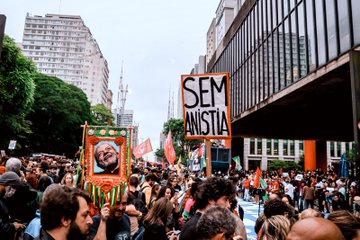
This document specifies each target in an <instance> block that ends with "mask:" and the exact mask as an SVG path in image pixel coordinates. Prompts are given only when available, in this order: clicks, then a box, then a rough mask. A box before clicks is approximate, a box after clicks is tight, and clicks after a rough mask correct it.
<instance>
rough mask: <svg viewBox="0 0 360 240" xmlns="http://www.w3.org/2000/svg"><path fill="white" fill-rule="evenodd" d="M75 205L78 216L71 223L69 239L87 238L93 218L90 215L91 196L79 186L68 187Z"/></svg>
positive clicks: (80, 239) (79, 239) (82, 239)
mask: <svg viewBox="0 0 360 240" xmlns="http://www.w3.org/2000/svg"><path fill="white" fill-rule="evenodd" d="M66 189H67V191H68V192H69V194H70V196H71V200H72V202H73V203H74V205H75V211H76V216H75V219H74V220H73V221H72V222H71V224H70V231H69V234H68V239H69V240H71V239H76V240H86V239H87V237H88V235H89V232H90V226H91V224H93V220H92V218H91V215H90V209H89V204H90V202H91V199H90V197H89V196H88V195H87V194H85V193H84V192H83V191H82V190H80V189H78V188H66Z"/></svg>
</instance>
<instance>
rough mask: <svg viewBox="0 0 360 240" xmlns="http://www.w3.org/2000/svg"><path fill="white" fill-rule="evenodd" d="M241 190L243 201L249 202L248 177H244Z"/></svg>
mask: <svg viewBox="0 0 360 240" xmlns="http://www.w3.org/2000/svg"><path fill="white" fill-rule="evenodd" d="M243 188H244V200H245V201H249V200H250V195H249V191H250V179H249V177H248V176H246V177H245V180H244V181H243Z"/></svg>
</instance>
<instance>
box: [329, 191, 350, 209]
mask: <svg viewBox="0 0 360 240" xmlns="http://www.w3.org/2000/svg"><path fill="white" fill-rule="evenodd" d="M331 207H332V210H333V211H337V210H348V205H347V204H346V201H345V200H344V199H343V195H342V193H340V192H337V191H334V192H333V196H332V202H331Z"/></svg>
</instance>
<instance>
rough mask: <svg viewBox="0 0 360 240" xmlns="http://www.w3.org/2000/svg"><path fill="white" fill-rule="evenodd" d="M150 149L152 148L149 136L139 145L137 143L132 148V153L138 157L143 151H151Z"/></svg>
mask: <svg viewBox="0 0 360 240" xmlns="http://www.w3.org/2000/svg"><path fill="white" fill-rule="evenodd" d="M152 150H153V149H152V146H151V142H150V138H148V139H146V140H145V141H144V142H142V143H140V144H139V145H137V146H136V147H135V148H134V150H133V154H134V156H135V158H136V159H138V158H140V157H141V156H142V155H144V154H145V153H148V152H152Z"/></svg>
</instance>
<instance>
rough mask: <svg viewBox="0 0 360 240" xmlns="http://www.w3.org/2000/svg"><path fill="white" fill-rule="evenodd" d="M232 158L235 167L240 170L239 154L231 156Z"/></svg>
mask: <svg viewBox="0 0 360 240" xmlns="http://www.w3.org/2000/svg"><path fill="white" fill-rule="evenodd" d="M232 160H234V162H235V169H236V170H238V171H240V170H241V169H242V167H241V164H240V156H235V157H233V158H232Z"/></svg>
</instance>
